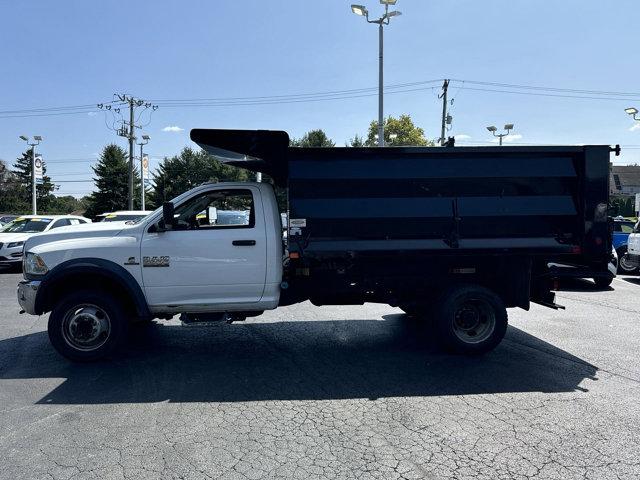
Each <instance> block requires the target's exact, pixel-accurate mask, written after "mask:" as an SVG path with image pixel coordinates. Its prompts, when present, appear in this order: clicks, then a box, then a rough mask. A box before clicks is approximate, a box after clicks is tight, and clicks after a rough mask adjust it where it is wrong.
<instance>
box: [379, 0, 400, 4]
mask: <svg viewBox="0 0 640 480" xmlns="http://www.w3.org/2000/svg"><path fill="white" fill-rule="evenodd" d="M397 1H398V0H380V3H381V4H382V5H395V4H396V2H397Z"/></svg>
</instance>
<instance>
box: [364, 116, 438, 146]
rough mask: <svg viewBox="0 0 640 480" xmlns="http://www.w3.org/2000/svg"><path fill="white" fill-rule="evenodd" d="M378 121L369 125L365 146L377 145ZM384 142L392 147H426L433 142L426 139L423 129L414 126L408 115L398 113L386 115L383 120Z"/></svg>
mask: <svg viewBox="0 0 640 480" xmlns="http://www.w3.org/2000/svg"><path fill="white" fill-rule="evenodd" d="M377 135H378V122H377V121H375V120H374V121H373V122H371V125H369V133H368V134H367V140H366V141H365V145H366V146H367V147H375V146H377V145H378V140H377V138H376V137H377ZM384 143H385V145H388V146H392V147H399V146H416V147H426V146H433V142H431V141H429V140H427V139H426V138H425V136H424V130H423V129H421V128H420V127H416V126H415V125H414V124H413V120H411V117H410V116H409V115H406V114H405V115H400V117H398V118H394V117H387V118H386V119H385V120H384Z"/></svg>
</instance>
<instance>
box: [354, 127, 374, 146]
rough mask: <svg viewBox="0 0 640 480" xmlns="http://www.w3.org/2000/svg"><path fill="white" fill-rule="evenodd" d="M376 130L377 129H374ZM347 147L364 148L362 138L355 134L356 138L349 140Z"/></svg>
mask: <svg viewBox="0 0 640 480" xmlns="http://www.w3.org/2000/svg"><path fill="white" fill-rule="evenodd" d="M376 128H377V127H376ZM347 146H348V147H366V145H365V142H364V138H362V137H361V136H360V135H358V134H357V133H356V136H355V137H353V138H352V139H350V140H349V143H348V144H347Z"/></svg>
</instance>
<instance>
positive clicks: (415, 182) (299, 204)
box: [192, 130, 611, 288]
mask: <svg viewBox="0 0 640 480" xmlns="http://www.w3.org/2000/svg"><path fill="white" fill-rule="evenodd" d="M192 139H193V140H194V141H196V142H197V143H199V144H200V145H201V146H203V147H204V148H205V149H207V150H208V151H209V152H210V153H213V154H214V155H216V156H217V157H218V158H221V159H224V160H226V161H227V162H229V163H232V164H234V165H237V166H243V167H245V168H248V169H250V170H254V171H262V172H264V173H267V174H269V175H271V176H272V177H273V178H274V179H275V181H276V183H278V184H279V185H281V186H287V187H288V189H289V197H288V198H289V218H290V231H289V251H290V252H291V253H292V254H293V257H296V258H297V260H296V265H298V267H300V268H298V269H297V271H303V272H304V273H305V274H307V275H308V276H310V277H312V276H313V270H314V265H315V269H316V270H317V271H321V270H331V271H334V272H352V273H353V275H351V274H349V273H345V278H346V279H347V280H349V281H350V282H349V283H357V282H352V281H351V280H354V276H357V275H359V276H360V277H361V278H365V277H366V278H377V277H376V273H375V272H376V271H377V272H380V271H381V270H385V271H387V272H389V271H393V270H394V268H395V269H396V270H397V269H399V270H400V271H396V272H395V275H394V276H395V277H396V278H397V277H400V278H405V279H406V278H407V273H408V272H410V273H411V274H412V275H413V276H414V279H415V276H416V275H418V274H419V273H420V271H421V272H422V275H424V272H425V268H427V266H429V267H428V268H429V269H431V268H433V265H436V264H439V263H443V262H444V264H443V265H441V269H444V270H447V271H449V272H451V271H452V269H453V270H456V269H458V270H459V269H465V268H466V267H465V265H472V264H473V263H474V262H476V263H478V264H482V263H483V262H484V263H485V268H491V267H490V266H491V265H493V266H494V268H495V267H496V266H498V265H502V267H500V268H507V264H509V263H511V264H512V265H520V264H522V265H523V266H524V267H526V268H527V269H529V270H530V271H533V272H534V273H533V275H537V274H539V275H544V266H545V265H546V264H547V263H548V262H561V263H568V264H573V265H579V266H582V267H585V268H592V269H596V270H599V271H604V272H606V265H607V262H608V260H609V258H610V251H611V240H610V232H609V226H608V221H607V203H608V192H609V186H608V179H609V156H610V151H611V149H610V147H609V146H569V147H555V146H548V147H528V146H527V147H524V146H523V147H453V148H442V147H431V148H421V147H399V148H288V136H287V135H286V133H284V132H268V131H228V130H194V131H192ZM298 257H299V258H298ZM445 258H448V260H444V259H445ZM451 258H455V259H456V260H455V261H452V260H451ZM505 262H506V263H505ZM327 265H333V266H332V267H327ZM452 265H453V267H452ZM473 268H475V269H477V268H478V266H477V265H476V266H474V267H473ZM355 272H357V274H356V273H355ZM380 277H382V275H380ZM337 278H339V277H337ZM323 281H324V283H325V284H326V282H327V278H324V279H323ZM332 281H333V280H332ZM381 282H382V283H383V284H386V285H387V286H389V285H390V284H391V283H393V282H388V281H381ZM332 288H333V287H332Z"/></svg>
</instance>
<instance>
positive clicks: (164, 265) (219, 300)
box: [18, 183, 283, 359]
mask: <svg viewBox="0 0 640 480" xmlns="http://www.w3.org/2000/svg"><path fill="white" fill-rule="evenodd" d="M170 205H171V207H172V211H173V214H172V215H173V222H171V224H168V222H167V221H166V218H163V209H158V210H156V211H155V212H153V213H152V214H151V215H149V216H148V217H145V218H142V219H140V220H139V221H138V222H137V223H131V222H129V224H123V223H108V222H107V223H97V224H92V225H85V226H78V227H75V228H72V229H70V228H60V229H56V230H55V231H53V232H51V233H47V234H42V235H39V236H36V237H32V238H30V239H28V240H27V242H26V245H25V258H24V262H23V270H24V276H25V280H24V281H22V282H21V283H20V284H19V285H18V300H19V303H20V305H21V307H22V309H23V310H24V311H26V312H27V313H29V314H32V315H40V314H42V313H45V312H49V311H51V312H52V314H51V317H50V318H53V319H54V320H55V321H56V322H58V323H60V325H57V326H55V327H54V329H55V331H56V332H58V331H60V332H63V333H62V334H61V335H60V337H61V339H58V346H60V348H59V349H62V350H63V351H64V352H67V351H70V352H71V353H70V354H69V355H68V356H71V357H72V358H74V359H87V358H93V357H95V356H98V355H99V356H102V355H103V354H104V352H103V351H102V350H101V349H100V346H101V345H102V344H106V343H107V339H108V338H109V336H110V335H112V334H114V332H113V331H112V330H113V325H114V322H112V317H116V316H119V315H126V316H127V317H129V318H135V319H137V320H142V321H144V320H148V319H151V318H154V317H155V318H169V317H171V316H172V315H174V314H176V313H187V314H189V313H198V312H247V313H250V312H260V311H264V310H266V309H273V308H275V307H276V306H277V305H278V301H279V292H280V283H281V281H282V250H283V245H282V234H281V227H280V214H279V212H278V208H277V204H276V200H275V195H274V192H273V188H272V187H271V185H269V184H266V183H225V184H218V183H212V184H206V185H202V186H200V187H197V188H195V189H193V190H190V191H189V192H187V193H185V194H183V195H181V196H179V197H178V198H176V199H175V200H174V201H173V202H172V203H171V204H170ZM165 210H166V206H165ZM226 211H233V212H235V213H234V215H230V216H229V215H227V216H225V214H224V212H226ZM239 211H240V212H242V214H237V212H239ZM214 212H215V213H214ZM216 213H217V215H218V216H220V217H225V220H224V221H223V223H222V224H218V223H217V222H216V220H217V217H216V216H215V215H216ZM230 219H231V220H232V221H230ZM61 299H62V300H63V301H62V302H60V300H61ZM87 299H90V300H91V301H88V300H87ZM74 302H75V303H76V304H77V305H74ZM83 305H84V306H83ZM113 305H119V306H118V307H117V308H116V309H115V310H114V309H113ZM78 306H80V307H79V308H76V307H78ZM74 308H75V310H74ZM118 310H124V313H123V312H122V311H118ZM50 321H51V320H50ZM60 340H61V341H60ZM52 341H53V340H52ZM54 345H55V342H54Z"/></svg>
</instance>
